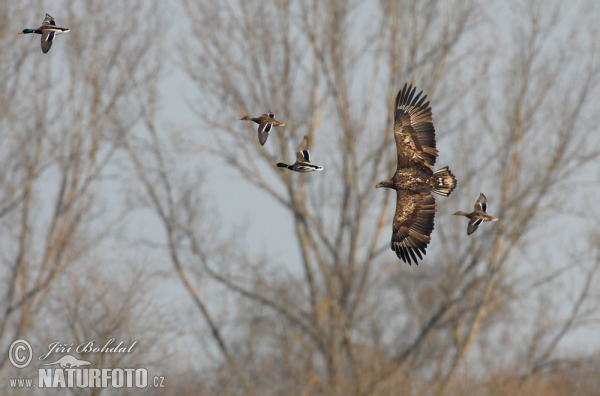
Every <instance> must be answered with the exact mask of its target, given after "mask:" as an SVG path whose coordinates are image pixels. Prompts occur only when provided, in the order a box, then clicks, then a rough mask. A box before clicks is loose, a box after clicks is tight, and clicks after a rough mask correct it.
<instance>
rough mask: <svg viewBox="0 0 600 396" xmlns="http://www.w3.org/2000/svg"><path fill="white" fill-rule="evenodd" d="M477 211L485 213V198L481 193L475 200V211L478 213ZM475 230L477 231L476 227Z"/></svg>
mask: <svg viewBox="0 0 600 396" xmlns="http://www.w3.org/2000/svg"><path fill="white" fill-rule="evenodd" d="M478 210H482V211H484V212H487V198H486V197H485V195H483V193H479V198H478V199H477V202H475V211H478ZM469 225H470V224H469ZM477 225H479V224H477ZM475 229H477V226H476V227H475ZM473 231H475V230H473Z"/></svg>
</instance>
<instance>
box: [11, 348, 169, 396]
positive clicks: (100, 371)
mask: <svg viewBox="0 0 600 396" xmlns="http://www.w3.org/2000/svg"><path fill="white" fill-rule="evenodd" d="M114 343H115V339H114V338H113V339H110V340H109V341H108V342H106V343H105V344H104V345H103V346H101V347H100V346H98V345H97V342H96V341H95V340H94V341H88V342H84V343H81V344H79V345H78V346H77V347H74V344H73V343H70V344H69V343H59V342H53V343H51V344H50V345H49V346H48V352H47V353H46V354H44V355H42V356H40V357H39V359H38V360H39V361H42V362H43V361H45V360H46V359H48V358H49V357H50V356H51V355H54V354H60V353H65V352H73V349H75V350H74V352H79V353H87V354H90V355H91V354H95V353H130V352H132V351H133V347H134V346H135V345H136V344H137V341H135V342H133V343H132V344H130V345H129V347H127V346H123V344H124V343H123V342H120V343H118V345H116V346H115V345H114ZM33 354H34V353H33V348H32V347H31V344H30V343H29V342H28V341H27V340H22V339H20V340H16V341H14V342H13V343H12V344H11V345H10V347H9V349H8V358H9V360H10V362H11V364H12V365H13V366H14V367H16V368H18V369H23V368H25V367H27V366H28V365H29V364H30V363H31V361H32V356H33ZM53 357H54V359H48V362H47V363H39V364H40V365H41V366H54V367H50V368H38V378H37V381H34V378H11V379H10V381H9V383H10V387H11V388H75V387H77V388H91V387H98V388H108V387H112V388H123V387H125V388H147V387H151V388H154V387H156V388H162V387H164V377H163V376H153V377H152V379H151V381H149V379H150V378H149V375H148V370H147V369H145V368H120V367H116V368H95V367H91V366H93V364H92V362H89V361H87V360H83V359H79V358H77V357H75V356H73V355H71V354H65V355H63V356H61V357H59V358H57V357H56V356H53ZM50 360H52V361H50Z"/></svg>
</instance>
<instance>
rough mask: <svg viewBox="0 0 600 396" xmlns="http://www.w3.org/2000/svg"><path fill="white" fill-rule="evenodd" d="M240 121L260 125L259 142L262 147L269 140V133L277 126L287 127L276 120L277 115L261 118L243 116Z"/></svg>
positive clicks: (267, 114)
mask: <svg viewBox="0 0 600 396" xmlns="http://www.w3.org/2000/svg"><path fill="white" fill-rule="evenodd" d="M240 121H254V122H255V123H257V124H258V141H259V142H260V145H261V146H264V145H265V142H266V141H267V139H268V138H269V132H271V129H273V127H276V126H285V124H284V123H283V122H280V121H277V120H276V119H275V114H273V113H270V112H269V113H265V114H263V115H261V116H260V117H250V116H243V117H242V118H240Z"/></svg>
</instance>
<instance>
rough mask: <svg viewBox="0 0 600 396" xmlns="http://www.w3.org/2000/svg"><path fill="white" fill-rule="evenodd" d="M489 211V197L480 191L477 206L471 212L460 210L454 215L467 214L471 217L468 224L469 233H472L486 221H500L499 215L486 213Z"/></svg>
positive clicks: (466, 215)
mask: <svg viewBox="0 0 600 396" xmlns="http://www.w3.org/2000/svg"><path fill="white" fill-rule="evenodd" d="M486 211H487V198H486V197H485V195H483V193H479V198H478V199H477V202H475V206H474V208H473V211H472V212H471V213H465V212H461V211H458V212H456V213H454V216H465V217H468V218H469V225H468V226H467V235H471V234H472V233H474V232H475V231H476V230H477V227H479V225H480V224H481V223H483V222H484V221H498V218H497V217H494V216H490V215H489V214H487V213H486Z"/></svg>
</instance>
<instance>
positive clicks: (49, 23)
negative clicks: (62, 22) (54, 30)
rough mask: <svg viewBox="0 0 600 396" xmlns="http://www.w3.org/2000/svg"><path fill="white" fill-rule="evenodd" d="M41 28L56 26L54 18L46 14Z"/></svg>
mask: <svg viewBox="0 0 600 396" xmlns="http://www.w3.org/2000/svg"><path fill="white" fill-rule="evenodd" d="M42 26H56V22H55V21H54V18H52V16H51V15H50V14H46V18H44V21H43V22H42Z"/></svg>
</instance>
